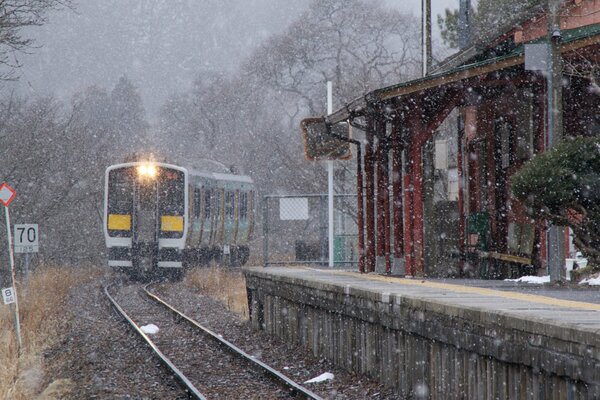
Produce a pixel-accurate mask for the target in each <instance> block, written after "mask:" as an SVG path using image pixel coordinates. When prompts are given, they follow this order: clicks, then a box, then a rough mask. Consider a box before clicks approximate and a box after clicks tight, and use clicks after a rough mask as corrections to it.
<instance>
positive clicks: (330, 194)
mask: <svg viewBox="0 0 600 400" xmlns="http://www.w3.org/2000/svg"><path fill="white" fill-rule="evenodd" d="M332 112H333V84H332V83H331V81H327V115H330V114H331V113H332ZM327 188H328V196H327V200H328V201H327V210H328V216H329V234H328V236H327V237H328V243H329V249H328V254H329V263H328V264H329V267H330V268H333V266H334V261H335V260H334V247H333V245H334V243H333V239H334V238H333V234H334V229H333V228H334V227H333V223H334V218H333V213H334V208H333V160H327Z"/></svg>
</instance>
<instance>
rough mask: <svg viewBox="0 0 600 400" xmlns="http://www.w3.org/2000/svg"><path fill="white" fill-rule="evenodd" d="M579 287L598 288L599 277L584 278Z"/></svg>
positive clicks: (599, 283)
mask: <svg viewBox="0 0 600 400" xmlns="http://www.w3.org/2000/svg"><path fill="white" fill-rule="evenodd" d="M579 284H580V285H590V286H599V285H600V276H597V277H595V278H585V279H583V280H582V281H581V282H579Z"/></svg>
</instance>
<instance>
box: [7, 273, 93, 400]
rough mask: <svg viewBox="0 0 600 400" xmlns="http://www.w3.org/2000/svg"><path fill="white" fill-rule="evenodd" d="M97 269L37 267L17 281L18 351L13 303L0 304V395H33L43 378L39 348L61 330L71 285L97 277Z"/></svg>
mask: <svg viewBox="0 0 600 400" xmlns="http://www.w3.org/2000/svg"><path fill="white" fill-rule="evenodd" d="M101 273H102V271H101V270H98V269H91V268H87V269H83V270H82V269H76V268H65V267H40V268H38V270H37V271H36V272H35V273H33V274H32V275H31V277H30V278H29V280H28V281H27V282H25V283H22V282H19V284H18V285H17V295H18V300H19V314H20V319H21V338H22V344H23V347H22V349H21V352H20V354H19V352H18V349H17V339H16V334H15V328H14V327H15V325H14V308H13V307H14V304H13V305H11V306H7V305H3V304H2V307H1V308H0V324H1V325H0V326H2V329H1V330H0V343H3V345H2V346H0V363H1V368H0V388H2V390H1V391H0V399H4V400H8V399H11V400H25V399H31V398H34V395H35V394H36V393H37V392H38V391H39V390H40V387H39V385H40V384H41V383H42V379H43V369H42V363H41V357H42V352H43V351H44V349H46V348H48V347H49V346H50V345H52V344H53V343H54V342H55V341H56V340H57V339H58V338H59V337H60V333H61V329H60V323H61V321H62V320H61V315H62V314H63V313H64V304H65V301H66V299H67V296H68V294H69V291H70V290H71V288H73V287H75V286H77V285H79V284H81V283H83V282H85V281H89V280H90V279H93V278H95V277H98V276H99V275H100V274H101Z"/></svg>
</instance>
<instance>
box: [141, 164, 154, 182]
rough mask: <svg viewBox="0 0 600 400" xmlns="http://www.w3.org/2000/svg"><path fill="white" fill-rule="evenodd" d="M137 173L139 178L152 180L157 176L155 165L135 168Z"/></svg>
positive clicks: (143, 165)
mask: <svg viewBox="0 0 600 400" xmlns="http://www.w3.org/2000/svg"><path fill="white" fill-rule="evenodd" d="M137 172H138V175H139V176H140V177H141V178H150V179H154V178H156V175H158V169H157V168H156V165H154V164H142V165H139V166H138V167H137Z"/></svg>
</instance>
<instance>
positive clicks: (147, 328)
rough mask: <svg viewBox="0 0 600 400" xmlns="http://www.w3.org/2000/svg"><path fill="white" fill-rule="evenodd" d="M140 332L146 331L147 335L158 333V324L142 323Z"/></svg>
mask: <svg viewBox="0 0 600 400" xmlns="http://www.w3.org/2000/svg"><path fill="white" fill-rule="evenodd" d="M140 329H141V330H142V332H144V333H147V334H148V335H154V334H156V333H158V326H156V325H154V324H148V325H144V326H142V327H141V328H140Z"/></svg>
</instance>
